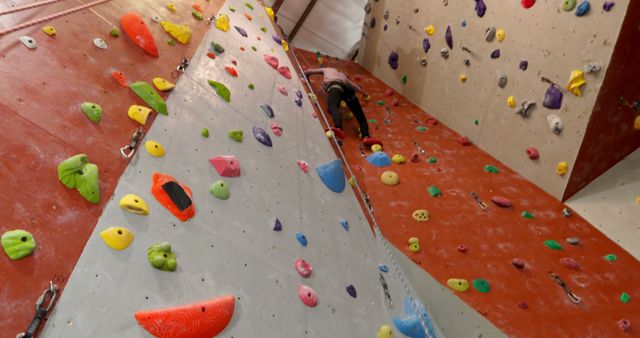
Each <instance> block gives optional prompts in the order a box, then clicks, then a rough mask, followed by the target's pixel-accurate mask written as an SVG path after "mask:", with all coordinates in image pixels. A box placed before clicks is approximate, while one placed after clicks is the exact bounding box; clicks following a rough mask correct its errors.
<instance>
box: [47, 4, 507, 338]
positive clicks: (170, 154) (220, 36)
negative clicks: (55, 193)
mask: <svg viewBox="0 0 640 338" xmlns="http://www.w3.org/2000/svg"><path fill="white" fill-rule="evenodd" d="M253 5H254V7H255V9H256V10H255V12H254V13H253V17H254V19H253V21H252V22H249V21H247V20H246V19H245V18H244V17H243V15H242V12H244V11H245V9H246V8H245V6H244V1H240V0H229V1H227V3H226V4H225V7H224V8H223V9H222V11H221V13H227V14H229V16H230V18H231V24H232V28H231V30H230V31H229V32H228V33H223V32H221V31H219V30H217V29H215V28H212V29H211V30H210V31H209V32H208V33H207V36H206V37H205V39H204V40H203V41H202V43H201V45H200V49H199V50H198V51H197V53H196V55H195V56H194V57H193V59H192V62H191V65H190V66H189V69H188V70H187V72H186V74H184V75H183V76H182V77H181V78H180V80H179V82H178V85H177V87H176V89H174V93H173V94H172V95H171V97H170V99H169V100H168V102H167V103H168V107H169V113H170V114H169V116H168V117H165V116H159V117H158V118H157V119H156V121H155V123H154V125H153V127H152V128H151V130H150V131H149V133H148V134H147V136H146V138H145V140H155V141H158V142H160V143H161V144H162V145H163V146H164V147H165V148H166V150H167V153H166V155H165V156H164V157H162V158H154V157H152V156H150V155H149V154H148V153H147V152H146V151H145V150H144V149H142V148H141V149H140V151H139V152H138V154H137V155H136V156H135V157H134V159H133V160H132V162H131V164H130V166H129V167H128V168H127V169H126V171H125V172H124V174H123V176H122V177H121V179H120V182H119V183H118V186H117V188H116V191H115V195H114V198H113V199H112V201H111V202H110V203H109V204H108V205H107V206H106V208H105V211H104V213H103V215H102V216H101V218H100V219H99V221H98V224H97V226H96V228H95V230H94V232H93V234H92V236H91V238H90V240H89V241H88V243H87V245H86V247H85V249H84V252H83V254H82V256H81V257H80V259H79V261H78V263H77V265H76V267H75V270H74V272H73V274H72V276H71V277H70V279H69V282H68V283H67V286H66V288H65V290H64V293H63V294H62V297H61V299H60V300H59V302H58V303H57V305H56V307H55V310H54V312H53V313H52V314H51V316H50V318H49V320H48V321H47V324H46V327H45V329H44V330H43V334H42V337H64V338H73V337H92V338H100V337H150V335H149V334H148V333H147V332H146V331H144V330H143V329H142V328H141V327H139V326H138V325H137V323H136V321H135V319H134V317H133V315H134V313H135V312H136V311H138V310H148V309H155V308H164V307H170V306H176V305H182V304H187V303H190V302H195V301H199V300H204V299H209V298H213V297H216V296H221V295H225V294H233V295H234V296H236V299H237V302H236V310H235V313H234V315H233V319H232V321H231V323H230V324H229V326H228V327H227V328H226V329H225V331H224V332H223V333H222V334H221V336H223V337H231V336H232V337H236V338H237V337H374V336H375V334H376V332H377V330H378V328H379V326H380V325H382V324H391V319H392V318H393V316H396V315H399V314H401V313H403V309H402V300H403V299H404V297H405V296H406V295H407V294H406V292H405V287H403V286H402V285H401V283H400V279H399V276H400V275H399V274H397V273H395V271H394V270H392V271H391V272H389V273H388V274H385V276H386V279H387V282H388V283H389V288H390V294H391V298H392V300H393V303H394V306H393V307H390V306H388V305H385V301H384V297H383V292H382V288H381V285H380V282H379V275H378V274H379V272H378V269H377V266H378V264H380V263H384V264H387V265H388V266H390V267H392V266H393V263H392V262H390V261H389V256H388V255H387V253H386V250H385V249H384V247H383V244H382V242H381V241H380V240H377V239H376V238H374V236H373V234H372V232H371V230H370V228H369V225H368V224H367V222H366V220H365V218H364V214H363V211H362V210H361V209H360V207H359V205H358V203H357V201H356V198H355V195H354V192H353V191H352V190H351V189H350V187H349V186H347V188H346V189H345V191H344V192H343V193H341V194H336V193H333V192H331V191H329V190H328V189H327V188H326V187H325V186H324V185H323V183H322V182H321V181H320V179H319V178H318V176H317V175H316V174H315V170H314V169H315V167H316V166H318V165H320V164H322V163H325V162H328V161H330V160H333V159H335V158H336V156H335V154H334V153H333V151H332V149H331V147H330V145H329V143H328V142H327V140H326V137H325V136H324V134H323V132H322V130H321V128H320V126H319V124H318V121H317V120H315V119H314V118H312V117H311V114H310V113H311V111H312V107H311V104H310V102H309V101H308V100H304V103H303V107H302V108H299V107H298V106H296V105H295V103H294V102H293V100H294V97H295V94H294V90H295V89H298V88H300V86H301V84H300V82H299V81H298V80H297V79H296V78H295V76H294V78H293V79H292V80H286V79H285V78H284V77H282V76H280V75H279V74H278V73H277V72H275V71H274V70H273V69H271V68H270V67H268V66H267V65H266V63H265V62H264V61H263V59H262V55H263V54H265V53H269V54H274V55H276V56H277V57H278V58H279V59H280V63H281V64H286V65H288V66H289V67H290V68H291V69H292V72H293V69H294V68H293V66H292V65H291V62H290V61H289V60H288V59H287V57H286V54H285V53H284V52H283V50H282V49H281V48H280V47H279V46H278V45H276V44H275V43H274V41H273V40H272V39H271V34H272V29H271V25H270V24H269V23H268V22H267V19H266V16H265V15H263V12H262V9H261V7H260V6H259V5H258V4H256V3H253ZM229 6H234V7H235V8H236V9H238V11H237V12H236V13H230V12H229V10H228V7H229ZM234 24H235V25H239V26H242V27H243V28H245V29H246V30H247V32H248V33H249V37H248V38H244V37H242V36H240V35H239V34H238V33H237V32H236V31H235V29H234V28H233V25H234ZM260 26H266V27H269V32H268V33H266V34H263V33H261V32H260V31H259V27H260ZM256 34H260V36H261V37H262V41H258V40H257V39H256ZM211 41H216V42H218V43H220V44H221V45H222V46H224V47H225V48H226V50H227V51H226V52H225V53H224V54H223V55H221V56H220V57H218V58H217V59H216V60H211V59H209V58H208V57H207V56H206V52H207V48H208V45H209V43H210V42H211ZM252 45H255V46H256V47H257V49H258V51H257V52H254V51H252V50H251V46H252ZM240 46H244V47H245V49H246V51H245V52H241V51H240V50H239V48H240ZM234 58H235V59H236V60H237V63H238V65H237V69H238V72H239V74H240V75H239V77H238V78H231V77H230V76H228V75H227V74H226V72H225V71H224V67H225V66H227V65H230V64H231V60H232V59H234ZM208 79H213V80H216V81H220V82H224V83H226V84H227V86H228V87H229V88H231V96H232V99H231V100H232V101H231V104H227V103H226V102H224V101H222V100H221V99H220V98H219V97H218V96H217V95H216V94H215V92H214V90H213V89H212V88H210V87H209V86H208V85H207V80H208ZM134 80H138V79H134ZM140 80H146V81H149V82H150V80H151V79H140ZM250 82H252V83H254V84H255V90H253V91H252V90H249V89H248V88H247V85H248V83H250ZM279 84H282V85H284V86H285V87H286V88H287V89H288V91H289V95H288V96H283V95H281V94H280V93H279V92H278V91H277V90H275V89H274V88H275V87H276V85H279ZM261 103H268V104H270V105H271V106H272V107H273V109H274V111H275V118H274V119H269V118H267V117H266V116H265V114H264V113H263V112H262V111H261V110H260V108H259V104H261ZM271 121H277V122H279V123H280V124H281V126H282V127H283V130H284V133H283V135H282V137H276V136H275V135H273V134H272V133H271V132H270V128H269V125H270V123H271ZM253 126H260V127H263V128H264V129H265V130H267V131H269V134H270V136H271V139H272V140H273V143H274V144H273V147H272V148H268V147H265V146H264V145H262V144H260V143H259V142H258V141H257V140H256V139H255V138H254V137H253V135H252V134H251V129H252V127H253ZM205 127H206V128H208V129H209V131H210V134H211V136H210V137H209V138H203V137H202V136H201V135H200V130H201V129H202V128H205ZM235 128H241V129H243V130H244V133H245V140H244V142H243V143H236V142H234V141H232V140H230V139H229V138H228V137H227V131H228V130H229V129H235ZM217 155H235V156H237V157H238V158H239V161H240V165H241V168H242V169H241V170H242V174H241V176H240V177H236V178H228V179H225V180H226V181H227V183H228V185H229V186H230V189H231V198H230V199H229V200H226V201H222V200H218V199H216V198H214V197H213V196H211V195H210V194H209V192H208V186H209V185H210V184H211V183H213V182H215V181H217V180H219V179H220V177H219V176H218V175H217V173H216V172H215V170H214V169H213V167H212V166H211V165H210V164H209V162H208V158H210V157H213V156H217ZM299 159H300V160H305V161H307V162H309V163H310V164H311V171H310V172H309V173H308V174H305V173H303V172H302V171H301V170H300V169H299V168H298V167H297V166H296V163H295V162H296V160H299ZM98 165H99V163H98ZM153 172H161V173H166V174H169V175H171V176H174V177H175V178H176V179H177V180H178V181H180V182H181V183H183V184H186V185H187V186H189V187H190V188H191V189H192V190H193V200H194V204H195V207H196V215H195V217H194V218H193V219H191V220H189V221H187V222H184V223H183V222H180V221H178V220H177V219H176V218H175V217H174V216H173V215H171V214H170V213H169V212H168V211H167V210H166V209H164V208H163V207H161V206H160V205H159V204H158V202H157V201H156V200H155V199H154V198H153V196H152V195H151V193H150V188H151V176H152V174H153ZM129 193H134V194H137V195H139V196H141V197H142V198H143V199H144V200H145V201H146V202H147V204H148V205H149V208H150V215H148V216H140V215H134V214H130V213H127V212H125V211H124V210H122V209H120V208H119V207H118V201H119V199H120V198H121V197H122V196H124V195H125V194H129ZM275 217H277V218H279V219H280V220H281V221H282V224H283V230H282V231H281V232H274V231H272V220H273V219H274V218H275ZM341 219H346V220H348V221H349V223H350V230H349V231H345V230H344V229H343V228H342V226H341V225H340V223H339V221H340V220H341ZM88 226H89V225H88ZM111 226H124V227H126V228H128V229H130V230H131V231H133V232H134V233H135V236H136V237H135V240H134V242H133V243H132V245H131V246H130V247H129V248H128V249H126V250H124V251H112V250H110V249H109V248H108V247H107V246H106V245H105V244H104V243H103V242H102V240H101V239H100V236H99V232H100V231H102V230H104V229H106V228H108V227H111ZM298 231H301V232H303V233H304V234H305V235H306V237H307V238H308V240H309V245H308V247H306V248H303V247H301V246H300V245H299V244H298V242H297V241H296V239H295V233H296V232H298ZM162 241H169V242H170V243H171V244H172V245H173V250H174V252H175V253H176V255H177V260H178V269H177V271H175V272H163V271H159V270H156V269H154V268H152V267H151V266H150V264H149V263H148V261H147V257H146V250H147V247H148V246H149V245H152V244H155V243H158V242H162ZM297 258H304V259H306V260H308V261H309V262H310V263H311V264H312V265H313V268H314V272H313V275H312V276H311V277H310V278H309V279H303V278H301V277H300V276H299V275H298V274H297V273H296V272H295V270H294V268H293V264H294V261H295V260H296V259H297ZM398 259H399V261H400V265H404V266H406V265H407V264H411V263H407V261H406V257H404V256H403V255H402V254H400V257H399V258H398ZM408 268H409V269H413V270H412V271H413V272H412V273H413V274H415V273H416V272H415V271H416V270H415V269H416V267H415V266H413V267H408ZM421 273H422V274H423V275H422V277H420V278H416V277H415V276H414V277H413V278H412V280H414V281H415V283H417V284H418V285H416V287H415V289H414V287H413V286H411V285H409V286H408V288H409V289H410V291H412V292H413V290H418V293H420V294H421V295H423V296H424V298H423V299H425V300H426V301H427V306H428V307H429V308H430V309H431V311H432V316H433V317H434V318H435V319H436V325H437V336H438V337H443V336H444V335H443V334H442V333H443V332H444V333H447V335H448V336H450V337H476V336H479V335H481V334H484V335H483V336H485V337H496V336H499V335H500V333H499V332H498V331H497V330H496V329H495V327H493V326H492V325H491V324H490V323H488V322H487V321H486V320H485V319H484V318H483V317H482V316H480V315H478V314H477V313H475V312H474V311H473V310H471V309H470V308H469V307H468V306H467V305H466V304H464V303H463V302H461V301H460V300H459V299H458V298H457V297H455V296H454V295H453V294H451V293H450V292H449V291H448V290H446V289H445V288H443V287H442V286H439V284H437V282H436V281H434V280H433V279H431V278H430V277H429V276H428V275H426V274H424V273H423V272H421ZM300 284H307V285H309V286H311V287H313V288H314V289H315V290H316V292H317V293H318V297H319V304H318V306H317V307H316V308H308V307H306V306H304V305H303V304H302V303H301V302H300V300H299V299H298V296H297V291H296V290H297V288H298V286H299V285H300ZM349 284H353V285H354V286H355V287H356V290H357V298H356V299H353V298H351V297H349V296H348V295H347V293H346V291H345V287H346V286H347V285H349ZM460 313H464V314H465V315H464V316H461V315H459V314H460ZM396 336H400V334H399V333H397V334H396Z"/></svg>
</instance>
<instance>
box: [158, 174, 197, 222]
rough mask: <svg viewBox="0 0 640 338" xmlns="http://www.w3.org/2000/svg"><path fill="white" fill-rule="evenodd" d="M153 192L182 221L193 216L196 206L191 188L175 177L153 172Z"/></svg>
mask: <svg viewBox="0 0 640 338" xmlns="http://www.w3.org/2000/svg"><path fill="white" fill-rule="evenodd" d="M152 180H153V182H152V186H151V193H152V194H153V197H155V198H156V200H158V202H159V203H160V204H161V205H162V206H163V207H165V208H167V210H169V211H170V212H171V213H172V214H173V215H174V216H176V217H177V218H178V219H179V220H181V221H183V222H184V221H186V220H188V219H189V218H191V217H193V215H195V213H196V208H195V206H194V205H193V200H192V195H193V193H192V192H191V189H189V187H187V186H186V185H183V184H181V183H178V181H176V179H175V178H173V177H171V176H169V175H166V174H161V173H153V179H152Z"/></svg>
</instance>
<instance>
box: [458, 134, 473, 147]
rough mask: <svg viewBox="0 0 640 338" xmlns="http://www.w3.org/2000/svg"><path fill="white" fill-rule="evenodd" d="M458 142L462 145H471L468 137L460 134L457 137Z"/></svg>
mask: <svg viewBox="0 0 640 338" xmlns="http://www.w3.org/2000/svg"><path fill="white" fill-rule="evenodd" d="M458 143H460V144H462V145H463V146H469V145H471V141H470V140H469V138H468V137H466V136H460V137H458Z"/></svg>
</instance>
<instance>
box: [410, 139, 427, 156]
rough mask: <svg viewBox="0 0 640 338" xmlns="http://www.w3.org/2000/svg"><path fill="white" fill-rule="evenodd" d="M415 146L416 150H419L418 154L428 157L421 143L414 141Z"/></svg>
mask: <svg viewBox="0 0 640 338" xmlns="http://www.w3.org/2000/svg"><path fill="white" fill-rule="evenodd" d="M413 145H414V146H416V148H417V149H418V152H419V153H420V154H422V155H427V152H426V151H424V149H422V147H421V146H420V143H418V142H416V141H413Z"/></svg>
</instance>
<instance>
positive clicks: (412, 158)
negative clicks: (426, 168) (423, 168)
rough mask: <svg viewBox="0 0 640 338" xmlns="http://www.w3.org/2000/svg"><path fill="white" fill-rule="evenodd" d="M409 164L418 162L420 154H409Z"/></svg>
mask: <svg viewBox="0 0 640 338" xmlns="http://www.w3.org/2000/svg"><path fill="white" fill-rule="evenodd" d="M411 162H413V163H418V162H420V154H419V153H418V152H415V153H413V154H411Z"/></svg>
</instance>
